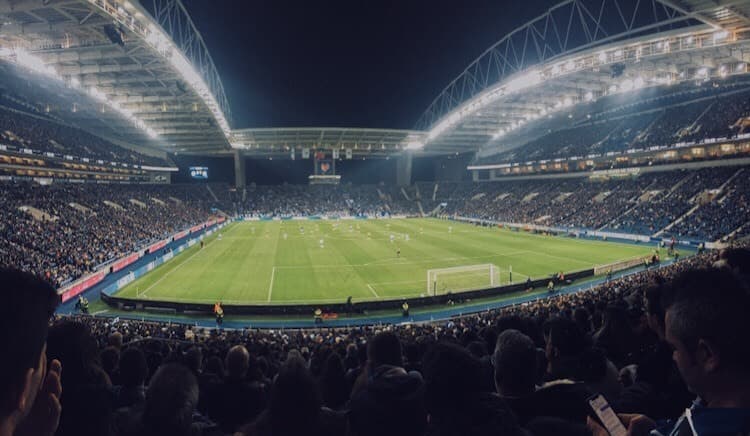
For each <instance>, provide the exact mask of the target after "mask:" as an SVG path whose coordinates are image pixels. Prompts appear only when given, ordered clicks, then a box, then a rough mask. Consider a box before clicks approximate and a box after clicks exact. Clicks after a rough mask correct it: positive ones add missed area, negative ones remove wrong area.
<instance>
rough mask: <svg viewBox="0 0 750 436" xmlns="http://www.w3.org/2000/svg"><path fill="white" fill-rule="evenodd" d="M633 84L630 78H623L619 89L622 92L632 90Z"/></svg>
mask: <svg viewBox="0 0 750 436" xmlns="http://www.w3.org/2000/svg"><path fill="white" fill-rule="evenodd" d="M633 86H634V85H633V81H632V80H630V79H625V80H623V81H622V83H620V89H621V90H622V91H624V92H627V91H630V90H632V89H633Z"/></svg>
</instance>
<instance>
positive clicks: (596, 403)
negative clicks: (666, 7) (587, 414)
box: [589, 394, 628, 436]
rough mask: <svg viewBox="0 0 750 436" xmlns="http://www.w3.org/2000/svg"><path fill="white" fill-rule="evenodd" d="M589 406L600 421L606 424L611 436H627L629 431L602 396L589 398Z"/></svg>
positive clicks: (605, 426)
mask: <svg viewBox="0 0 750 436" xmlns="http://www.w3.org/2000/svg"><path fill="white" fill-rule="evenodd" d="M589 406H591V408H592V409H593V410H594V413H596V416H597V417H598V418H599V421H601V423H602V424H604V428H605V429H606V430H607V432H608V433H609V434H610V436H627V434H628V430H627V429H626V428H625V426H624V425H623V424H622V421H620V418H618V417H617V414H616V413H615V411H614V410H612V407H611V406H610V405H609V402H607V399H606V398H604V396H603V395H602V394H597V395H594V396H593V397H591V398H589Z"/></svg>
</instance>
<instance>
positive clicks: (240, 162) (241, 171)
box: [234, 150, 245, 188]
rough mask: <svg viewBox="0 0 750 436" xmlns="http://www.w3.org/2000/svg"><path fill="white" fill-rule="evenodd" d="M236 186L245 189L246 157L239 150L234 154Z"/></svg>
mask: <svg viewBox="0 0 750 436" xmlns="http://www.w3.org/2000/svg"><path fill="white" fill-rule="evenodd" d="M234 186H235V187H236V188H243V187H245V156H243V155H242V153H241V152H240V151H239V150H235V152H234Z"/></svg>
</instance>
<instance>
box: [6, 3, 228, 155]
mask: <svg viewBox="0 0 750 436" xmlns="http://www.w3.org/2000/svg"><path fill="white" fill-rule="evenodd" d="M152 6H153V8H152V11H153V15H152V14H151V13H149V12H148V11H147V10H146V9H145V8H144V7H143V6H142V5H141V4H140V3H138V2H136V1H129V0H49V1H43V2H42V1H38V0H20V1H16V0H3V1H0V21H1V22H2V24H0V58H2V59H4V60H5V61H7V62H11V63H15V64H17V65H18V66H20V67H24V68H27V69H29V70H32V71H34V72H35V73H38V74H42V75H43V76H46V77H47V79H48V80H49V78H52V81H54V82H56V83H57V84H59V85H61V86H62V87H65V88H68V90H69V91H71V92H70V95H69V98H70V99H71V100H72V101H71V102H70V107H66V108H65V110H59V111H58V112H56V115H58V116H59V117H61V118H63V119H64V120H65V121H67V122H70V123H71V124H74V125H77V126H79V127H81V128H84V129H87V130H91V131H92V132H93V133H96V134H101V131H100V125H101V124H106V125H108V126H109V127H110V130H111V132H110V133H111V135H112V136H113V139H117V140H120V141H123V142H127V143H132V144H144V143H145V144H150V145H152V146H155V147H159V148H161V149H167V150H169V149H181V150H190V151H216V150H223V149H229V141H228V136H229V133H230V130H229V123H228V118H229V104H228V101H227V97H226V95H225V93H224V88H223V85H222V83H221V80H220V78H219V75H218V72H217V70H216V67H215V66H214V64H213V61H212V60H211V56H210V54H209V53H208V50H207V49H206V47H205V44H204V43H203V39H202V37H201V35H200V33H198V31H197V30H196V29H195V26H194V25H193V23H192V21H191V19H190V17H189V16H188V14H187V11H186V10H185V8H184V6H183V5H182V3H181V2H180V0H153V4H152ZM50 94H51V96H50V97H49V98H50V99H53V98H54V96H55V92H54V91H52V92H51V93H50ZM73 104H75V107H73Z"/></svg>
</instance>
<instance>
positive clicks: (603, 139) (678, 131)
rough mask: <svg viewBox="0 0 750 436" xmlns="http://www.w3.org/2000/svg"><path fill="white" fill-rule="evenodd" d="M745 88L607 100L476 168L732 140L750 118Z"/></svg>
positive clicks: (705, 87)
mask: <svg viewBox="0 0 750 436" xmlns="http://www.w3.org/2000/svg"><path fill="white" fill-rule="evenodd" d="M748 85H750V84H748V83H747V82H746V80H744V79H737V80H732V81H725V82H709V83H704V84H702V85H700V86H696V85H695V84H693V83H690V84H683V85H680V86H677V87H663V88H657V89H652V90H647V91H643V92H638V93H632V94H628V95H618V96H612V97H605V98H602V99H599V100H597V101H596V102H594V103H591V104H588V105H583V106H582V107H580V108H576V109H574V110H572V111H571V113H570V114H569V115H570V118H568V119H567V121H568V122H567V123H559V122H555V120H550V121H549V123H551V124H550V126H549V128H548V127H547V126H545V125H544V123H545V122H546V121H540V123H542V124H541V125H540V126H539V128H538V129H541V130H542V131H544V132H545V134H544V135H542V136H541V137H536V136H534V139H531V140H529V139H526V141H523V140H521V141H520V142H519V141H514V142H513V144H515V145H518V146H517V147H515V146H514V147H513V148H512V149H510V150H506V151H503V152H501V153H498V154H495V155H492V156H486V157H483V158H482V159H479V160H478V161H477V162H478V163H509V162H527V161H538V160H545V159H557V158H570V157H573V156H577V157H584V156H588V155H592V154H598V155H604V154H606V153H609V152H624V151H626V150H633V149H635V150H646V149H648V148H650V147H655V146H664V147H669V146H673V145H675V144H679V143H684V142H695V143H700V142H703V141H704V140H706V139H709V138H712V139H718V138H732V137H735V136H737V134H738V133H741V131H742V129H741V126H737V125H736V123H737V121H738V120H740V119H741V118H744V117H747V116H748V114H750V106H748V98H747V97H748ZM527 136H529V135H527Z"/></svg>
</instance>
